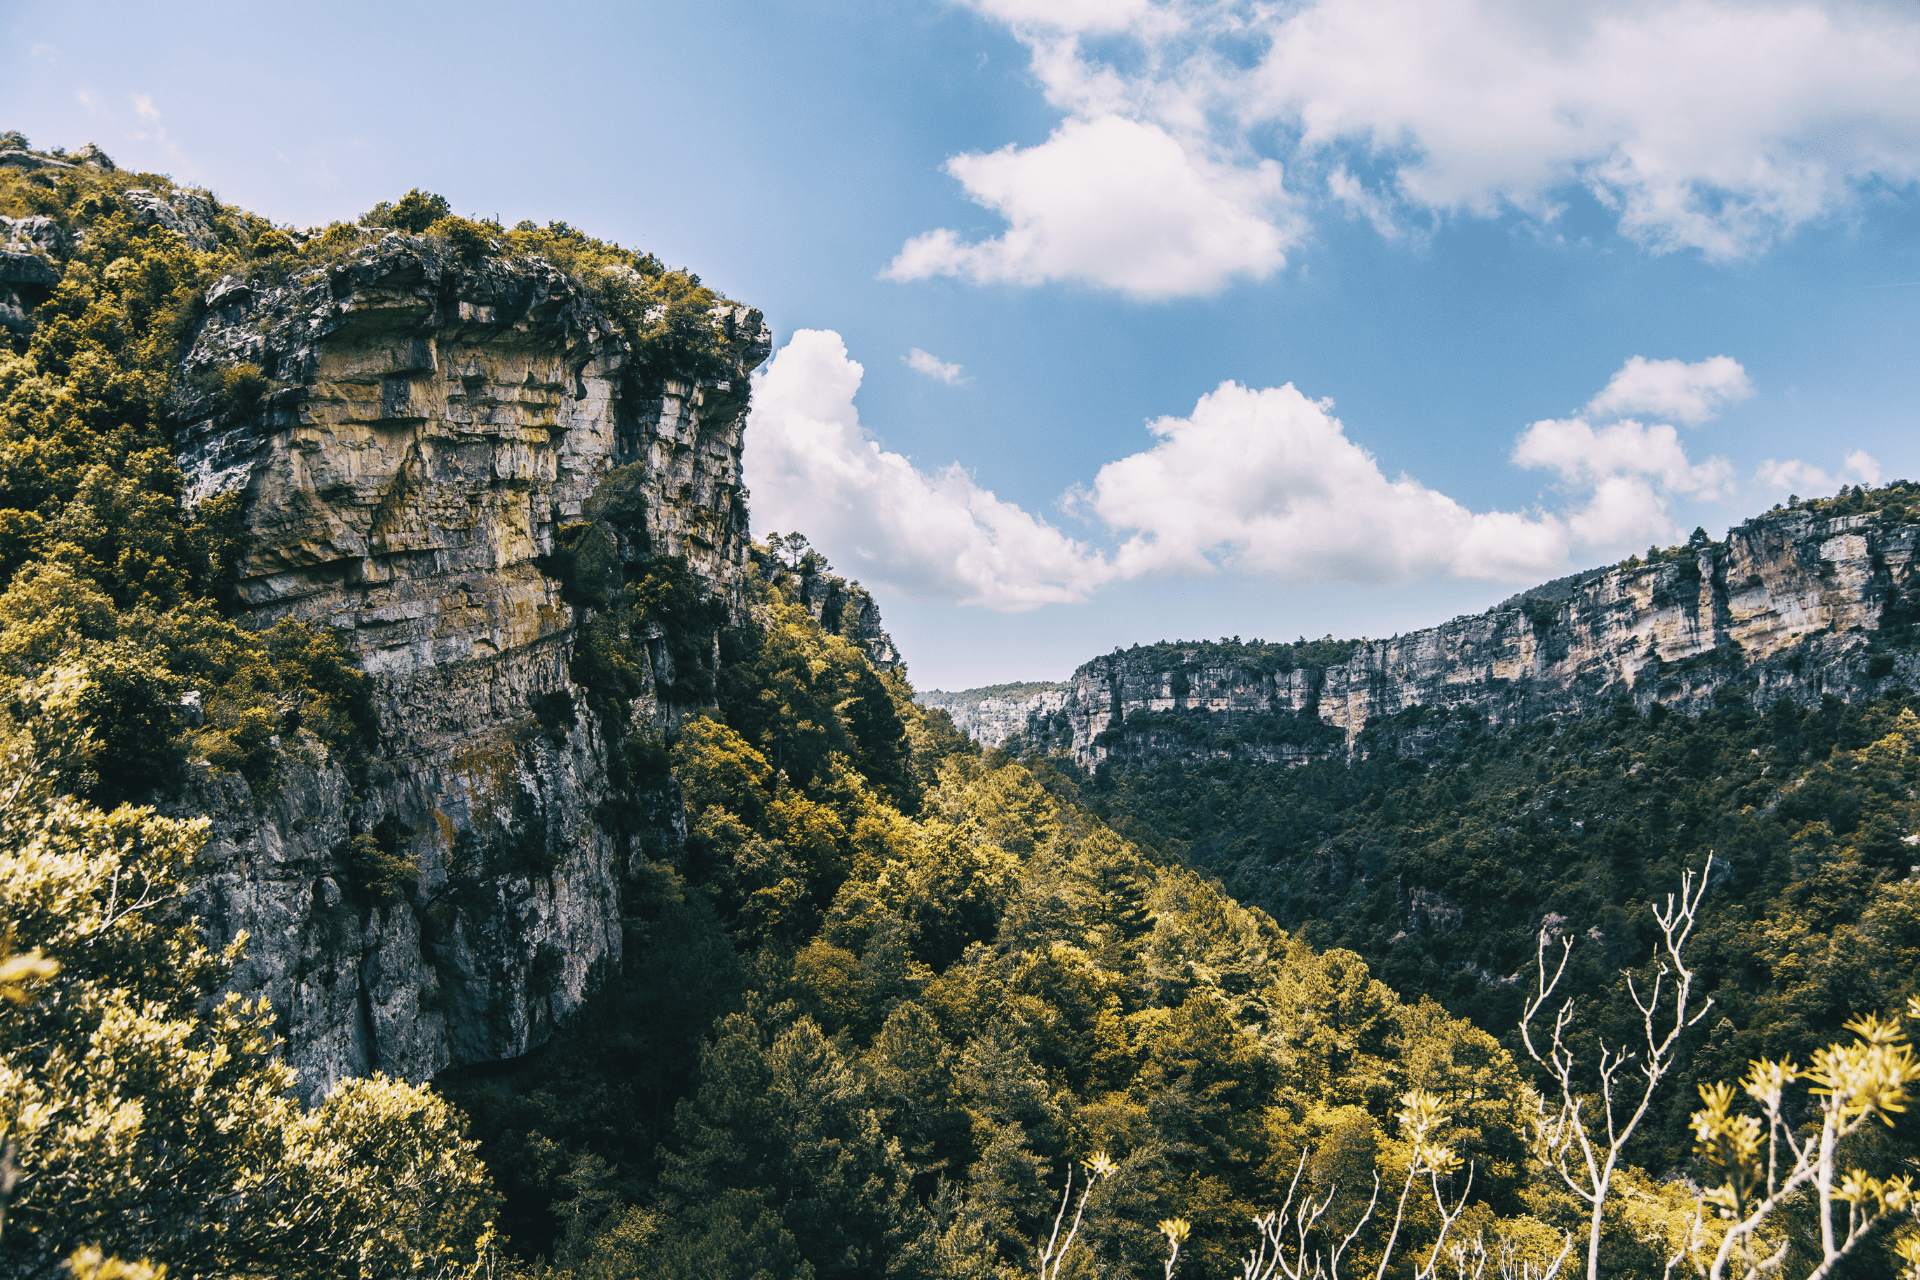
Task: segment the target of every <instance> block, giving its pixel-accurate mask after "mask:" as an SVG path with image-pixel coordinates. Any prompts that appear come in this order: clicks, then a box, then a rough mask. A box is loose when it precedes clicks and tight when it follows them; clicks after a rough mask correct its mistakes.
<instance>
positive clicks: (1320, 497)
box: [1082, 382, 1567, 582]
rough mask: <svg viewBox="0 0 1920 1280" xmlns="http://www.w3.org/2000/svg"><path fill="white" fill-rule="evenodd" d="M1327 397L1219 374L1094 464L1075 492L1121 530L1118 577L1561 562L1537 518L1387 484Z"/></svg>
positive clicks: (1394, 578)
mask: <svg viewBox="0 0 1920 1280" xmlns="http://www.w3.org/2000/svg"><path fill="white" fill-rule="evenodd" d="M1331 408H1332V406H1331V404H1330V403H1328V402H1327V401H1318V402H1316V401H1312V400H1309V399H1307V397H1305V396H1304V395H1302V394H1301V393H1300V392H1299V391H1298V390H1297V389H1295V388H1294V386H1293V385H1292V384H1291V383H1289V384H1288V385H1286V386H1284V387H1277V388H1268V389H1265V390H1253V389H1250V388H1247V387H1243V386H1241V385H1239V384H1238V383H1234V382H1224V383H1221V384H1220V386H1219V387H1218V388H1217V389H1216V390H1214V391H1213V392H1211V393H1209V394H1208V395H1205V396H1202V397H1201V398H1200V402H1199V403H1198V404H1197V405H1195V406H1194V410H1193V413H1192V414H1191V415H1190V416H1188V417H1185V418H1171V417H1168V418H1161V419H1159V420H1158V421H1155V422H1153V423H1150V424H1149V426H1148V430H1150V431H1151V432H1152V433H1153V434H1154V435H1155V436H1158V437H1159V440H1160V442H1159V443H1158V444H1156V445H1155V446H1154V447H1153V448H1151V449H1149V450H1147V451H1145V452H1143V453H1136V454H1134V455H1132V456H1131V457H1127V458H1122V459H1120V460H1119V461H1118V462H1110V463H1108V464H1107V465H1106V466H1104V467H1102V468H1101V469H1100V474H1099V476H1098V477H1097V478H1096V479H1095V481H1094V484H1093V489H1092V491H1091V492H1090V493H1087V494H1085V495H1082V500H1083V501H1084V502H1085V504H1086V505H1087V506H1089V507H1090V508H1091V509H1092V510H1093V511H1094V512H1096V513H1097V514H1098V515H1099V516H1100V518H1101V519H1102V520H1104V521H1105V522H1106V523H1107V524H1108V525H1110V526H1112V527H1113V528H1114V529H1115V530H1116V531H1119V532H1121V533H1130V536H1129V537H1128V538H1127V540H1126V541H1125V542H1124V543H1123V544H1122V545H1121V547H1120V549H1119V552H1118V554H1117V556H1116V558H1115V565H1116V568H1117V569H1118V570H1119V572H1120V574H1121V576H1123V577H1137V576H1141V575H1145V574H1183V575H1199V574H1208V573H1212V572H1214V571H1215V567H1216V563H1219V564H1225V565H1227V566H1230V567H1232V568H1234V569H1238V570H1240V571H1242V572H1246V573H1252V574H1257V575H1260V576H1263V577H1270V578H1278V579H1281V580H1283V581H1290V582H1321V581H1329V580H1334V579H1341V580H1347V581H1359V582H1405V581H1409V580H1411V579H1414V578H1421V577H1427V576H1430V575H1433V574H1436V573H1444V574H1453V575H1457V576H1460V577H1473V578H1481V577H1487V578H1515V577H1525V576H1528V575H1531V574H1536V573H1539V572H1543V571H1545V570H1547V569H1550V568H1552V567H1554V566H1556V565H1558V564H1559V563H1560V562H1561V561H1562V560H1564V559H1565V557H1566V551H1567V548H1566V539H1565V534H1564V531H1563V530H1562V529H1561V528H1560V526H1559V524H1558V522H1557V521H1555V520H1553V519H1551V518H1548V517H1529V516H1525V515H1520V514H1516V513H1511V512H1499V511H1495V512H1487V513H1484V514H1478V515H1476V514H1474V513H1472V512H1470V511H1468V510H1467V509H1466V508H1465V507H1463V506H1461V505H1460V504H1459V503H1457V502H1455V501H1454V500H1453V499H1451V498H1449V497H1447V496H1446V495H1445V494H1442V493H1437V492H1435V491H1434V490H1432V489H1429V488H1427V487H1426V486H1424V485H1422V484H1420V483H1419V482H1418V481H1416V480H1411V479H1408V478H1407V477H1405V476H1402V477H1400V478H1399V479H1397V480H1389V479H1388V478H1387V477H1386V476H1385V475H1384V474H1382V472H1381V470H1380V467H1379V464H1378V463H1376V462H1375V461H1374V459H1373V456H1372V455H1371V454H1369V453H1368V452H1367V451H1366V450H1365V449H1363V448H1361V447H1360V446H1359V445H1357V444H1355V443H1354V442H1353V441H1352V440H1349V439H1348V438H1347V436H1346V431H1345V428H1344V427H1343V426H1342V425H1341V424H1340V422H1339V420H1338V419H1336V418H1335V417H1334V416H1333V415H1332V413H1331V412H1330V409H1331Z"/></svg>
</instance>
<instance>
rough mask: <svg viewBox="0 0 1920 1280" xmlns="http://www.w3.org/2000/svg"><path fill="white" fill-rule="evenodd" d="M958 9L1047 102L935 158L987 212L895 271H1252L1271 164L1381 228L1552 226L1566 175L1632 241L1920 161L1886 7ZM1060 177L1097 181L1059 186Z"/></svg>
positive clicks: (897, 274)
mask: <svg viewBox="0 0 1920 1280" xmlns="http://www.w3.org/2000/svg"><path fill="white" fill-rule="evenodd" d="M971 2H972V4H973V7H974V8H976V9H977V10H979V11H980V12H982V13H984V14H986V15H987V16H988V17H990V18H993V19H995V20H997V21H1000V22H1003V23H1005V24H1007V25H1008V26H1009V27H1011V28H1012V30H1013V31H1014V33H1015V35H1016V36H1017V37H1018V38H1020V39H1021V40H1022V41H1023V42H1025V43H1026V44H1027V46H1028V48H1029V50H1030V52H1031V54H1032V59H1033V70H1034V74H1035V75H1036V77H1037V78H1038V79H1039V80H1040V82H1041V84H1042V86H1043V87H1044V89H1045V90H1046V93H1047V96H1048V99H1049V101H1050V102H1052V103H1053V104H1054V105H1055V106H1056V107H1058V108H1059V109H1060V110H1061V111H1062V112H1063V113H1065V115H1066V116H1067V120H1066V123H1065V124H1063V125H1062V126H1061V128H1060V130H1058V131H1056V133H1055V134H1054V136H1053V137H1052V138H1050V139H1048V141H1047V142H1045V143H1042V144H1040V145H1039V146H1036V147H1029V148H1025V149H1017V148H1011V147H1010V148H1007V149H1006V150H1003V151H998V152H993V153H991V154H989V155H984V156H983V155H964V156H958V157H955V158H954V160H953V161H952V162H950V170H951V172H953V174H954V176H956V177H958V178H959V179H960V180H961V182H962V183H963V185H965V187H966V189H967V192H968V194H969V195H970V196H971V197H972V198H973V199H975V200H976V201H977V202H979V203H980V204H982V205H985V206H986V207H988V208H991V209H994V210H995V211H997V212H999V213H1000V214H1002V216H1004V217H1005V218H1006V219H1007V220H1008V223H1009V224H1010V225H1009V229H1008V231H1007V232H1006V233H1005V234H1004V235H1002V236H1000V237H995V238H992V239H989V240H986V241H984V242H980V243H975V244H969V243H965V242H963V241H962V240H961V238H960V237H959V236H958V235H957V234H955V233H953V232H951V231H935V232H929V233H927V234H925V235H923V236H918V237H915V238H914V239H913V240H910V241H908V243H907V245H906V247H905V248H904V249H903V250H902V252H901V254H900V256H899V257H898V258H896V259H895V262H894V266H893V268H892V269H891V274H892V275H893V276H894V278H896V279H914V278H918V277H920V276H924V275H930V274H953V275H960V276H964V277H966V278H970V279H975V280H981V281H987V280H994V281H1011V282H1016V283H1026V284H1033V283H1039V282H1042V281H1047V280H1058V279H1079V280H1085V281H1088V282H1091V283H1095V284H1100V285H1105V286H1109V287H1113V288H1118V289H1122V290H1125V291H1127V292H1130V293H1134V294H1139V295H1142V296H1149V297H1163V296H1170V295H1173V294H1187V293H1206V292H1210V291H1212V290H1214V289H1216V288H1218V287H1219V286H1220V284H1221V283H1222V282H1223V281H1224V280H1225V279H1227V278H1229V277H1231V276H1233V275H1235V274H1242V273H1244V274H1246V275H1250V276H1253V277H1255V278H1259V277H1261V276H1264V275H1266V274H1268V273H1269V272H1271V271H1272V270H1274V269H1275V268H1276V267H1277V266H1278V265H1279V257H1280V254H1281V252H1282V250H1283V249H1285V248H1286V247H1288V246H1289V245H1290V244H1292V243H1294V242H1295V241H1296V240H1297V239H1298V238H1299V234H1300V233H1299V228H1298V226H1297V224H1296V222H1295V221H1292V220H1291V219H1297V218H1298V217H1299V216H1300V212H1301V210H1300V209H1299V208H1291V209H1290V208H1288V207H1286V206H1283V204H1282V202H1281V201H1280V192H1279V173H1278V170H1277V169H1275V168H1270V167H1269V166H1272V165H1273V162H1274V161H1275V160H1276V159H1277V160H1280V161H1284V162H1285V163H1286V165H1287V167H1288V168H1289V170H1290V171H1291V172H1292V173H1293V174H1294V175H1296V181H1295V183H1294V187H1295V190H1296V191H1297V192H1302V193H1308V192H1314V191H1320V190H1324V191H1325V192H1326V194H1325V196H1324V197H1323V199H1324V200H1325V201H1326V202H1328V203H1329V204H1331V205H1332V206H1335V207H1344V208H1346V209H1349V210H1353V211H1356V212H1360V213H1362V214H1364V215H1365V216H1367V217H1369V219H1370V220H1372V221H1373V222H1374V223H1375V224H1376V225H1378V226H1382V227H1397V226H1403V225H1406V224H1408V223H1409V222H1420V221H1423V220H1426V219H1430V218H1431V217H1433V216H1436V215H1456V216H1490V215H1497V214H1499V213H1501V212H1503V211H1507V210H1518V211H1520V212H1522V213H1524V214H1526V215H1528V216H1530V217H1533V218H1535V219H1538V220H1541V221H1551V220H1552V219H1553V218H1554V217H1556V216H1557V215H1558V213H1559V212H1560V210H1561V209H1562V208H1563V207H1564V205H1565V202H1566V198H1567V196H1568V195H1569V194H1570V193H1571V192H1574V191H1577V190H1580V189H1584V190H1586V191H1587V192H1590V193H1591V194H1592V195H1593V196H1594V197H1595V198H1596V199H1597V200H1599V201H1600V203H1601V204H1602V205H1603V206H1604V207H1606V208H1607V209H1609V210H1611V211H1612V212H1613V214H1614V216H1615V218H1616V220H1617V225H1618V227H1619V229H1620V231H1621V232H1622V233H1623V234H1625V235H1627V236H1629V237H1632V238H1633V239H1635V240H1638V241H1639V242H1641V243H1642V244H1643V245H1645V246H1646V247H1647V248H1649V249H1651V250H1653V251H1655V252H1668V251H1674V250H1683V249H1685V250H1697V251H1700V252H1701V253H1703V254H1705V255H1706V256H1708V257H1710V258H1715V259H1729V258H1738V257H1742V256H1746V255H1750V254H1753V253H1757V252H1760V251H1762V250H1764V249H1765V248H1766V247H1767V246H1768V245H1770V244H1771V243H1773V242H1774V241H1775V240H1777V239H1778V238H1779V237H1781V236H1783V235H1786V234H1788V233H1791V232H1792V231H1793V230H1794V229H1796V228H1798V227H1801V226H1803V225H1805V224H1807V223H1809V222H1813V221H1817V220H1820V219H1823V218H1827V217H1830V216H1833V215H1836V214H1841V213H1845V212H1847V211H1849V210H1851V209H1853V208H1854V207H1856V206H1857V205H1858V204H1859V201H1860V198H1861V193H1862V192H1863V191H1865V190H1870V189H1872V188H1874V187H1876V186H1878V185H1882V184H1891V185H1893V186H1896V187H1903V186H1907V185H1909V184H1912V183H1914V182H1915V181H1916V180H1920V13H1917V12H1916V11H1915V10H1913V9H1911V8H1909V7H1903V6H1897V5H1878V4H1870V3H1854V2H1852V0H1810V2H1806V3H1774V2H1770V0H1681V2H1680V3H1666V2H1662V0H1613V2H1612V3H1607V4H1595V5H1545V4H1516V3H1513V2H1512V0H1306V3H1302V4H1297V5H1269V4H1264V3H1254V2H1253V0H1159V2H1158V3H1145V2H1143V0H1129V2H1128V3H1124V4H1122V3H1114V4H1105V3H1102V2H1101V0H971ZM1123 123H1124V124H1131V125H1133V126H1135V127H1134V128H1133V129H1132V130H1130V131H1129V130H1125V129H1122V128H1120V127H1119V126H1120V125H1121V124H1123ZM1095 125H1098V126H1100V129H1099V133H1098V139H1097V140H1098V142H1099V146H1098V147H1097V148H1096V147H1095V146H1094V145H1093V140H1094V139H1093V135H1090V134H1087V133H1086V132H1085V131H1086V130H1090V129H1092V128H1093V126H1095ZM1263 157H1264V158H1263ZM1356 172H1365V173H1369V174H1372V175H1374V176H1373V177H1372V179H1371V180H1370V181H1369V182H1368V183H1367V184H1365V185H1363V184H1362V183H1361V181H1360V179H1358V178H1357V177H1355V176H1354V175H1355V173H1356ZM1316 173H1317V174H1323V175H1325V178H1324V181H1310V182H1307V183H1305V184H1302V183H1300V182H1299V181H1298V180H1297V178H1298V176H1299V175H1301V174H1309V175H1311V174H1316ZM1236 179H1238V180H1236ZM1169 181H1172V182H1173V186H1172V188H1171V189H1169V188H1167V186H1166V184H1167V183H1168V182H1169ZM1075 183H1077V184H1083V185H1084V184H1091V187H1090V188H1089V189H1090V190H1091V191H1093V192H1095V193H1097V195H1096V197H1095V198H1089V199H1087V200H1084V201H1075V200H1073V199H1072V198H1071V197H1070V195H1069V194H1067V192H1068V191H1070V190H1071V185H1070V184H1075ZM1169 226H1172V227H1175V228H1182V227H1185V228H1192V229H1204V230H1205V234H1203V235H1201V236H1199V237H1198V239H1199V240H1202V241H1205V242H1206V243H1207V244H1208V246H1209V247H1208V248H1206V249H1204V250H1201V249H1198V248H1197V247H1196V246H1194V245H1187V246H1186V247H1185V248H1175V249H1173V250H1171V251H1169V252H1168V254H1167V255H1166V256H1167V257H1168V258H1169V259H1170V260H1169V261H1166V262H1162V261H1161V260H1160V259H1161V257H1162V252H1161V249H1160V245H1159V241H1158V239H1157V238H1156V233H1157V232H1164V230H1165V229H1166V228H1167V227H1169ZM1085 234H1091V235H1092V237H1093V240H1094V242H1095V243H1093V244H1092V245H1089V246H1087V247H1086V248H1085V249H1084V250H1083V249H1081V247H1080V246H1079V244H1078V237H1080V236H1081V235H1085ZM1179 241H1180V237H1179V236H1178V235H1177V234H1176V236H1175V243H1176V244H1178V243H1179ZM1142 254H1144V255H1145V256H1144V258H1143V257H1141V255H1142ZM1130 264H1131V268H1130Z"/></svg>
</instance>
